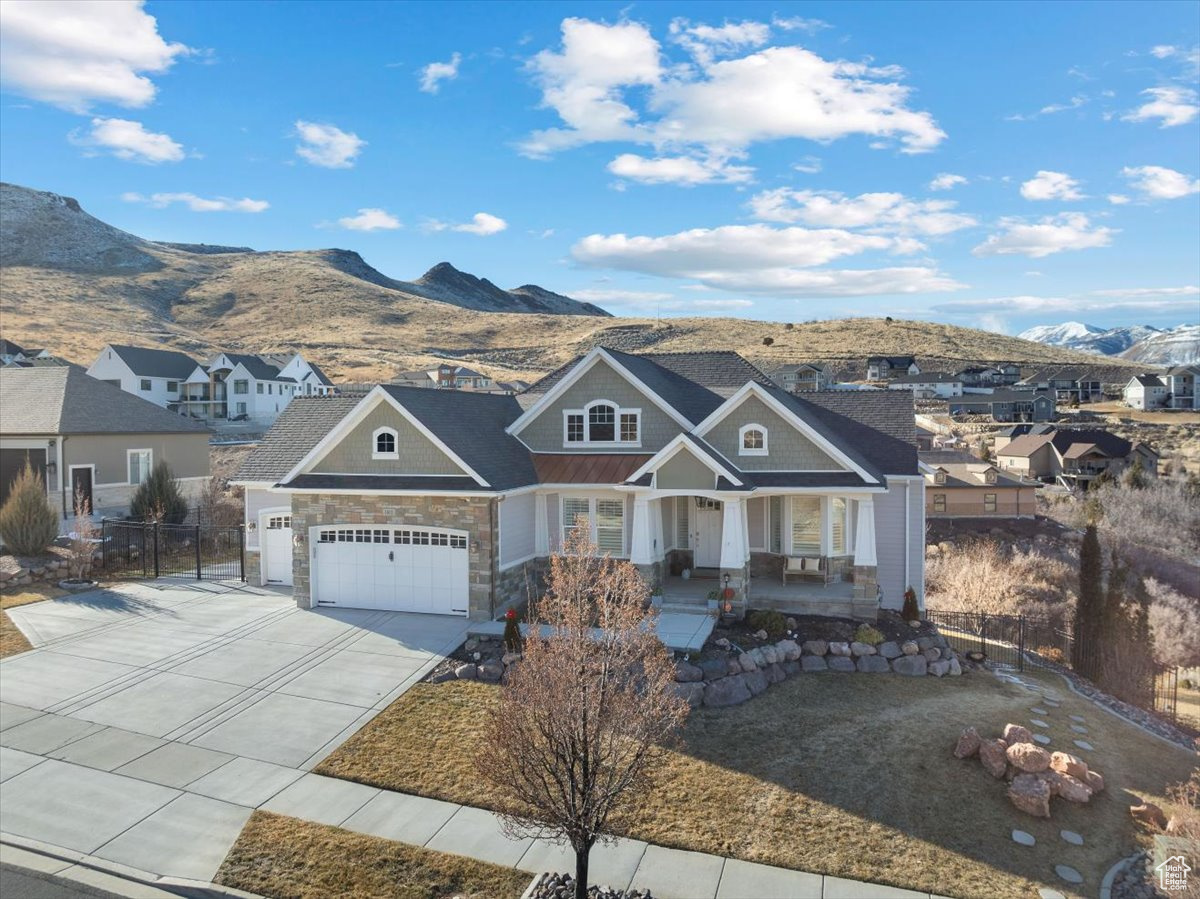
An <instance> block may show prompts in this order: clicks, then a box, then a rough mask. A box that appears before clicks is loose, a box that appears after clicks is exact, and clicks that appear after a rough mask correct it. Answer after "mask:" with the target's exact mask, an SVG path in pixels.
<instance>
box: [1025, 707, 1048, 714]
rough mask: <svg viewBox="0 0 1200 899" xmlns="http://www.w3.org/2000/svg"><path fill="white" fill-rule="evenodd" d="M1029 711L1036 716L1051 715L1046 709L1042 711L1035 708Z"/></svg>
mask: <svg viewBox="0 0 1200 899" xmlns="http://www.w3.org/2000/svg"><path fill="white" fill-rule="evenodd" d="M1029 711H1031V712H1033V714H1035V715H1049V714H1050V713H1049V712H1047V711H1046V710H1045V709H1040V708H1038V707H1037V706H1034V707H1033V708H1031V709H1030V710H1029Z"/></svg>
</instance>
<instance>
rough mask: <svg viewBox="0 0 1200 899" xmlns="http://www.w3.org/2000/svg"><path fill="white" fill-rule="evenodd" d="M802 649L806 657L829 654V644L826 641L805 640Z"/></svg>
mask: <svg viewBox="0 0 1200 899" xmlns="http://www.w3.org/2000/svg"><path fill="white" fill-rule="evenodd" d="M800 649H801V651H802V652H803V653H804V654H805V655H806V656H823V655H825V653H827V652H829V644H828V643H826V642H825V641H824V640H805V641H804V645H803V646H801V647H800Z"/></svg>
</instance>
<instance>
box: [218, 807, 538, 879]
mask: <svg viewBox="0 0 1200 899" xmlns="http://www.w3.org/2000/svg"><path fill="white" fill-rule="evenodd" d="M214 881H215V882H216V883H219V884H222V885H223V886H228V887H235V888H237V889H239V890H246V891H248V892H251V893H257V894H259V895H262V896H271V897H272V899H328V897H330V896H354V897H355V899H445V897H451V896H452V897H454V899H515V897H517V896H520V895H521V893H522V892H523V891H524V890H525V887H527V886H528V885H529V881H530V876H529V875H528V874H526V873H525V872H523V871H516V870H514V869H512V868H502V867H500V866H498V865H491V864H488V863H486V862H478V861H475V860H474V859H469V858H463V857H462V856H458V855H447V854H446V853H444V852H434V851H432V850H430V849H422V848H421V847H419V846H408V845H406V844H404V843H396V842H393V841H391V840H384V839H381V838H379V837H371V836H366V835H364V834H359V833H352V832H350V831H348V830H342V829H341V828H338V827H329V826H327V825H324V824H314V823H313V822H311V821H301V820H299V819H298V818H289V817H285V816H283V815H273V814H271V813H270V812H261V811H259V812H255V813H254V814H253V815H251V816H250V820H249V821H247V822H246V826H245V827H244V828H243V829H242V832H241V834H240V835H239V836H238V839H237V842H236V843H234V844H233V848H232V849H230V850H229V854H228V855H227V856H226V857H225V861H224V862H222V864H221V869H220V870H219V871H217V876H216V877H215V878H214Z"/></svg>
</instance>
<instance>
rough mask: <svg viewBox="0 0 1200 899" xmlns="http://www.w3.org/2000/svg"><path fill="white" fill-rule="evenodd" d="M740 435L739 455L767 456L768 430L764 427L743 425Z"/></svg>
mask: <svg viewBox="0 0 1200 899" xmlns="http://www.w3.org/2000/svg"><path fill="white" fill-rule="evenodd" d="M738 434H739V436H740V442H739V445H738V454H739V455H742V456H765V455H766V454H767V429H766V428H764V427H763V426H762V425H757V424H750V425H743V426H742V427H741V429H740V430H739V431H738Z"/></svg>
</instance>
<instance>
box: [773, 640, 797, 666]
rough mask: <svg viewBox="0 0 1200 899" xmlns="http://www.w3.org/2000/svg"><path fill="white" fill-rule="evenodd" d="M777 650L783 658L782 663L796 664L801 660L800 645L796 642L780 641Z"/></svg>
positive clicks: (776, 645)
mask: <svg viewBox="0 0 1200 899" xmlns="http://www.w3.org/2000/svg"><path fill="white" fill-rule="evenodd" d="M775 649H776V651H778V652H779V653H780V654H781V655H782V656H783V658H782V660H781V661H784V662H794V661H796V659H798V658H800V644H799V643H797V642H796V641H795V640H780V641H779V642H778V643H776V644H775Z"/></svg>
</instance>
